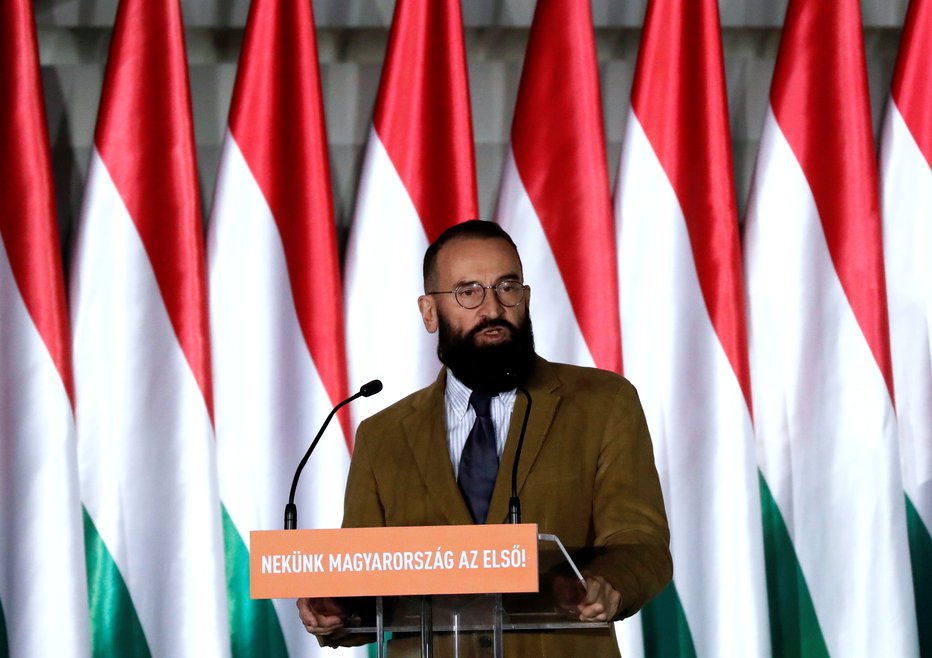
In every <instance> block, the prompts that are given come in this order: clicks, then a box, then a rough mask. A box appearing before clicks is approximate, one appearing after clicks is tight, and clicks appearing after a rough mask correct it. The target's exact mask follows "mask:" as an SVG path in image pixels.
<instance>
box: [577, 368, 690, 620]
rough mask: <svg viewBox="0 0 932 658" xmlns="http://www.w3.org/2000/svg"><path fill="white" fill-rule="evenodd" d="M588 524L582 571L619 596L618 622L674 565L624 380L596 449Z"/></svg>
mask: <svg viewBox="0 0 932 658" xmlns="http://www.w3.org/2000/svg"><path fill="white" fill-rule="evenodd" d="M592 523H593V532H594V537H593V542H592V548H591V555H590V558H589V559H588V560H587V561H586V563H585V564H584V565H583V566H584V567H585V568H586V569H588V570H589V571H591V572H592V573H596V574H600V575H602V576H604V577H605V578H606V579H607V580H608V581H609V582H610V583H611V584H612V585H613V586H614V587H615V589H617V590H618V591H619V592H620V593H621V608H620V610H619V613H618V616H617V618H618V619H621V618H624V617H628V616H630V615H633V614H634V613H635V612H637V611H638V610H639V609H640V608H641V607H642V606H643V605H644V604H645V603H646V602H647V601H648V600H650V599H651V598H653V597H654V596H656V595H657V594H659V593H660V591H661V590H662V589H663V588H664V587H665V586H666V585H667V583H669V582H670V580H671V578H672V576H673V561H672V558H671V555H670V548H669V545H670V531H669V528H668V526H667V518H666V514H665V512H664V506H663V495H662V493H661V489H660V480H659V478H658V476H657V469H656V466H655V465H654V454H653V447H652V444H651V439H650V434H649V432H648V429H647V421H646V419H645V417H644V411H643V409H642V408H641V403H640V400H639V399H638V396H637V393H636V391H635V390H634V387H633V386H631V384H630V383H628V382H627V381H626V382H625V383H624V385H623V386H622V387H621V389H620V390H619V391H618V393H617V395H616V398H615V401H614V404H612V406H611V412H610V415H609V419H608V422H607V423H606V426H605V432H604V435H603V438H602V442H601V446H600V450H599V459H598V467H597V471H596V477H595V490H594V492H593V510H592Z"/></svg>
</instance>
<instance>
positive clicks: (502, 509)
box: [489, 357, 560, 523]
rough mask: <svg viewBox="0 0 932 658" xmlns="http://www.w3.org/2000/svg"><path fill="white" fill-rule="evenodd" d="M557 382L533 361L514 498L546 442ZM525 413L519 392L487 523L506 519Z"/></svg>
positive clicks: (545, 365) (542, 363) (548, 370)
mask: <svg viewBox="0 0 932 658" xmlns="http://www.w3.org/2000/svg"><path fill="white" fill-rule="evenodd" d="M559 385H560V382H559V380H558V379H557V377H556V375H555V374H554V372H553V368H551V366H550V363H549V362H547V361H545V360H544V359H542V358H540V357H537V361H536V363H535V367H534V373H533V374H532V375H531V377H530V378H529V379H528V381H527V384H526V388H527V390H528V393H530V394H531V401H532V404H531V415H530V418H529V419H528V425H527V432H526V433H525V435H524V445H523V446H522V448H521V458H520V460H519V463H518V494H519V496H520V493H521V488H522V487H523V486H524V481H525V480H526V479H527V476H528V473H529V472H530V470H531V467H532V466H533V465H534V461H535V460H536V459H537V455H538V453H540V449H541V447H542V446H543V445H544V442H545V441H546V440H547V436H548V434H549V431H550V425H551V423H552V422H553V416H554V414H555V413H556V410H557V403H558V402H559V401H560V395H559V394H558V392H557V389H558V387H559ZM525 409H527V400H526V399H525V397H524V395H523V394H522V393H521V392H520V391H519V392H518V397H517V399H516V400H515V408H514V411H513V412H512V414H511V425H510V426H509V428H508V439H507V441H506V442H505V450H504V452H503V453H502V459H501V463H500V465H499V468H498V477H497V479H496V480H495V491H494V492H493V493H492V502H491V504H490V506H489V522H490V523H502V522H504V521H506V520H507V518H508V500H509V499H510V498H511V472H512V469H513V467H514V462H515V451H516V450H517V444H518V437H519V435H520V434H521V425H522V423H523V422H524V412H525Z"/></svg>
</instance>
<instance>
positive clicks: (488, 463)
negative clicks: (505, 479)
mask: <svg viewBox="0 0 932 658" xmlns="http://www.w3.org/2000/svg"><path fill="white" fill-rule="evenodd" d="M491 401H492V396H491V395H488V394H486V393H479V392H473V394H472V395H471V396H470V397H469V404H470V405H472V408H473V409H475V411H476V423H475V424H474V425H473V426H472V430H470V432H469V436H468V437H466V444H465V445H464V446H463V454H462V456H461V457H460V469H459V478H458V481H459V486H460V491H461V492H462V493H463V499H464V500H465V501H466V505H467V506H468V507H469V511H470V512H471V513H472V518H473V520H474V521H475V522H476V523H485V519H486V517H487V516H488V514H489V502H490V501H491V499H492V489H493V488H495V478H496V477H497V476H498V445H497V441H496V440H495V425H494V424H493V423H492V414H491V412H490V409H489V407H490V403H491Z"/></svg>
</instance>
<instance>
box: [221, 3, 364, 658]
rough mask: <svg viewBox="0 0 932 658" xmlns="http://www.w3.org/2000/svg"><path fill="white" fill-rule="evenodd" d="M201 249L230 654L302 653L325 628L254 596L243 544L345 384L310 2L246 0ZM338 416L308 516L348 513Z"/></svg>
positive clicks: (268, 519) (275, 506)
mask: <svg viewBox="0 0 932 658" xmlns="http://www.w3.org/2000/svg"><path fill="white" fill-rule="evenodd" d="M207 253H208V269H209V280H210V320H211V344H212V350H213V367H214V371H213V372H214V395H215V409H216V433H217V454H218V462H219V469H220V495H221V498H222V500H223V504H224V510H225V514H224V539H225V544H226V567H227V586H228V595H229V598H230V631H231V633H232V636H231V637H232V648H233V654H234V655H235V656H260V655H261V656H285V655H289V654H290V655H295V656H297V655H308V652H311V651H312V649H314V650H319V648H318V643H317V641H316V640H315V639H314V637H312V636H310V635H308V633H307V631H305V629H304V627H303V626H302V625H301V623H300V621H299V620H298V615H297V610H296V609H295V606H294V602H293V601H290V600H274V601H269V600H255V601H254V600H251V599H250V598H249V552H248V545H249V532H250V531H251V530H272V529H281V528H282V522H283V510H284V507H285V503H287V502H288V496H289V489H290V486H291V483H292V478H293V476H294V472H295V468H296V467H297V465H298V462H299V461H300V460H301V458H302V456H303V455H304V452H305V450H306V449H307V447H308V445H309V444H310V442H311V440H312V439H313V438H314V436H315V434H316V433H317V430H318V428H319V426H320V424H321V423H322V422H323V421H324V419H325V418H326V417H327V414H329V413H330V410H331V408H332V407H333V406H334V405H336V404H337V403H338V402H340V401H341V400H343V399H345V398H346V397H348V396H347V385H346V363H345V358H346V357H345V350H344V344H343V317H342V299H341V294H340V279H339V276H340V273H339V266H338V259H337V244H336V227H335V224H334V217H333V202H332V197H331V188H330V169H329V164H328V160H327V135H326V132H325V129H324V111H323V103H322V101H321V88H320V75H319V72H318V64H317V43H316V39H315V35H314V17H313V12H312V7H311V3H309V2H293V1H292V0H253V3H252V7H251V9H250V13H249V19H248V22H247V24H246V35H245V40H244V43H243V50H242V54H241V55H240V63H239V70H238V73H237V79H236V86H235V87H234V90H233V101H232V106H231V109H230V118H229V126H228V131H227V134H226V138H225V140H224V146H223V155H222V159H221V163H220V173H219V176H218V179H217V187H216V191H215V194H214V205H213V210H212V213H211V218H210V225H209V229H208V242H207ZM339 419H340V422H337V423H333V424H332V425H331V427H330V429H329V430H328V432H327V434H326V435H325V436H323V437H322V440H321V442H320V443H319V444H318V447H317V449H316V451H315V453H314V455H313V457H311V460H310V461H309V462H308V465H307V468H305V469H304V472H303V476H302V479H301V482H300V486H299V488H298V489H297V497H296V499H295V502H296V503H297V506H298V520H299V523H300V526H301V527H306V528H334V527H338V526H339V525H340V519H341V518H342V505H341V503H342V499H343V487H344V484H345V479H346V471H347V468H348V466H349V456H350V450H349V449H350V438H349V436H350V434H349V423H348V422H347V421H348V416H345V415H344V416H340V417H339ZM325 651H330V650H329V649H328V650H325ZM315 655H316V654H315Z"/></svg>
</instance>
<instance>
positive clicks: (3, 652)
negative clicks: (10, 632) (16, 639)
mask: <svg viewBox="0 0 932 658" xmlns="http://www.w3.org/2000/svg"><path fill="white" fill-rule="evenodd" d="M0 658H10V643H9V641H8V640H7V639H6V619H5V618H4V616H3V602H2V601H0Z"/></svg>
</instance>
